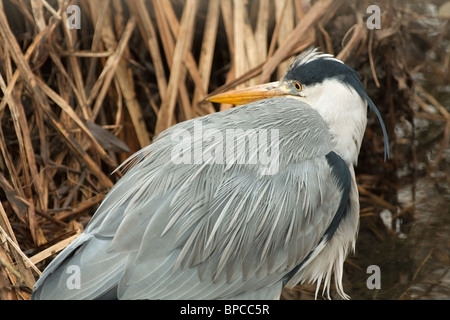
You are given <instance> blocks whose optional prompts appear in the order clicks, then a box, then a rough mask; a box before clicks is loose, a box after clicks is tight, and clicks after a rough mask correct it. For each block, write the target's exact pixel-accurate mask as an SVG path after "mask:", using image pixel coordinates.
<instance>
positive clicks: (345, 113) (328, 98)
mask: <svg viewBox="0 0 450 320" xmlns="http://www.w3.org/2000/svg"><path fill="white" fill-rule="evenodd" d="M302 93H303V96H304V99H305V100H306V102H307V103H309V104H310V105H311V106H312V107H313V108H314V109H316V110H317V111H318V112H319V113H320V114H321V115H322V117H323V118H324V120H325V122H326V123H327V124H328V127H329V128H330V132H331V134H332V136H333V140H334V144H335V148H336V150H335V151H336V152H337V153H338V154H339V155H340V156H341V157H342V158H343V159H344V160H345V162H346V163H347V164H349V165H350V164H353V165H356V164H357V163H358V154H359V149H360V147H361V143H362V139H363V136H364V131H365V129H366V124H367V101H365V100H364V99H362V98H361V97H360V96H359V94H358V93H357V92H356V91H355V90H354V89H353V88H351V87H347V86H345V85H344V84H342V83H340V82H339V81H337V80H325V81H324V82H322V83H320V84H317V85H314V86H306V87H304V88H303V91H302Z"/></svg>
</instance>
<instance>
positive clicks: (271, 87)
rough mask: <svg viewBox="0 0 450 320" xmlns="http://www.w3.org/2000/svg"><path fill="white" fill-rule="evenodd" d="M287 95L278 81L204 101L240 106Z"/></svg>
mask: <svg viewBox="0 0 450 320" xmlns="http://www.w3.org/2000/svg"><path fill="white" fill-rule="evenodd" d="M286 94H288V92H287V90H286V88H285V86H283V85H281V86H280V84H279V81H275V82H270V83H265V84H260V85H257V86H253V87H249V88H245V89H237V90H231V91H227V92H223V93H219V94H216V95H213V96H211V97H208V98H206V100H208V101H211V102H217V103H229V104H237V105H242V104H246V103H250V102H254V101H258V100H262V99H267V98H272V97H278V96H282V95H286Z"/></svg>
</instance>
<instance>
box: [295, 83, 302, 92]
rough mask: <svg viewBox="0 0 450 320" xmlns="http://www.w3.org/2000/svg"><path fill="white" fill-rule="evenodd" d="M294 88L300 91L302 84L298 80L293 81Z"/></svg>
mask: <svg viewBox="0 0 450 320" xmlns="http://www.w3.org/2000/svg"><path fill="white" fill-rule="evenodd" d="M294 88H295V90H297V91H298V92H300V91H302V85H301V84H300V82H298V81H295V82H294Z"/></svg>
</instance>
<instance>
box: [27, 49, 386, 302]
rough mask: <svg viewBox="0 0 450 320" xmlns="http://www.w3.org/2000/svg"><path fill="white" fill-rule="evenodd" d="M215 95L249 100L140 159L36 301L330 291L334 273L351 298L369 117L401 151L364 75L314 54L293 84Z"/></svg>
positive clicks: (41, 283) (170, 132) (45, 280)
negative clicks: (348, 266)
mask: <svg viewBox="0 0 450 320" xmlns="http://www.w3.org/2000/svg"><path fill="white" fill-rule="evenodd" d="M210 100H211V101H216V102H229V103H236V104H243V103H248V102H249V103H248V104H246V105H243V106H239V107H236V108H232V109H229V110H225V111H221V112H217V113H214V114H209V115H206V116H203V117H199V118H197V119H192V120H188V121H184V122H181V123H178V124H176V125H174V126H172V127H171V128H169V129H167V130H165V131H164V132H162V133H161V134H160V135H159V136H158V137H156V139H155V140H154V141H153V142H152V143H151V144H150V145H149V146H147V147H145V148H143V149H141V150H140V151H138V152H137V153H135V154H134V155H133V156H131V157H130V158H129V160H127V161H126V162H125V163H124V164H123V165H124V166H127V171H126V173H125V174H124V175H123V177H122V178H121V179H120V180H119V181H118V182H117V183H116V185H115V186H114V187H113V188H112V189H111V190H110V192H109V193H108V194H107V196H106V197H105V199H104V201H103V202H102V203H101V205H100V206H99V208H98V210H97V211H96V213H95V214H94V216H93V217H92V219H91V221H90V222H89V224H88V225H87V227H86V229H85V230H84V232H83V233H82V234H81V235H80V236H79V237H78V238H77V239H76V240H74V241H73V242H72V243H71V244H70V245H69V246H68V247H66V248H65V249H64V250H63V251H62V252H61V253H60V254H59V255H58V256H57V257H56V258H55V259H54V260H53V261H52V262H51V263H50V264H49V265H48V266H47V268H46V269H45V271H44V272H43V273H42V275H41V277H40V278H39V280H38V281H37V282H36V284H35V287H34V291H33V294H32V298H33V299H278V298H279V297H280V294H281V291H282V288H283V287H284V286H288V287H292V286H294V285H296V284H298V283H306V282H311V283H316V284H317V290H319V287H320V286H321V285H323V294H327V295H328V296H329V290H330V285H331V281H332V277H334V282H335V285H336V291H337V293H338V294H339V295H340V296H341V297H343V298H348V296H347V295H346V294H345V292H344V289H343V285H342V277H343V263H344V260H345V258H346V256H347V255H348V253H349V252H350V251H351V250H352V249H353V250H354V246H355V241H356V237H357V233H358V228H359V200H358V190H357V185H356V179H355V171H354V166H356V165H357V160H358V154H359V150H360V147H361V142H362V139H363V135H364V131H365V128H366V124H367V110H368V109H370V110H372V111H374V112H375V114H376V115H377V116H378V119H379V122H380V124H381V127H382V131H383V135H384V144H385V157H386V156H388V157H389V145H388V139H387V134H386V129H385V126H384V123H383V120H382V118H381V116H380V114H379V112H378V110H377V108H376V106H375V105H374V104H373V102H372V101H371V100H370V98H369V97H368V95H367V93H366V91H365V89H364V87H363V85H362V83H361V82H360V80H359V77H358V74H357V73H356V72H355V71H354V70H353V69H351V68H350V67H348V66H347V65H345V64H344V63H343V62H341V61H340V60H338V59H336V58H335V57H333V56H332V55H329V54H324V53H321V52H319V51H318V50H317V49H308V50H306V51H305V52H303V53H302V54H300V55H299V56H298V57H296V59H295V60H294V61H293V63H292V64H291V65H290V67H289V68H288V70H287V71H286V73H285V74H284V76H283V77H282V79H281V80H280V81H278V82H272V83H269V84H264V85H259V86H256V87H253V88H247V89H240V90H235V91H232V92H226V93H223V94H219V95H216V96H213V97H211V98H210ZM230 132H231V133H233V134H234V135H233V136H232V138H230V139H229V136H227V134H229V133H230ZM270 133H273V134H272V135H270ZM269 136H270V137H269ZM230 140H233V141H231V142H232V143H231V142H230ZM225 142H227V143H228V142H230V143H231V146H230V145H229V144H226V143H225ZM269 147H272V148H271V149H270V151H271V152H270V153H271V155H272V156H274V157H273V158H272V160H273V159H276V166H275V165H274V166H272V167H271V168H269V164H268V163H269V162H268V161H265V162H264V161H263V160H265V159H264V157H263V156H262V155H263V153H264V152H265V153H264V154H265V155H266V158H267V156H268V153H269V152H268V150H267V149H269ZM174 150H175V151H174ZM275 156H276V157H275ZM274 163H275V162H274ZM262 168H263V169H264V170H262ZM269 169H273V170H269ZM316 295H317V291H316Z"/></svg>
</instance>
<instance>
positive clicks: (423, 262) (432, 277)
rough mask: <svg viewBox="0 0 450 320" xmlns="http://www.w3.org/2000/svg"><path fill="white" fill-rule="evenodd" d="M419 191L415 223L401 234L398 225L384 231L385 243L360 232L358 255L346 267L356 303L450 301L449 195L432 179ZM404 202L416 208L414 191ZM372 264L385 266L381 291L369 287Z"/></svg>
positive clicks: (420, 184) (405, 195) (403, 192)
mask: <svg viewBox="0 0 450 320" xmlns="http://www.w3.org/2000/svg"><path fill="white" fill-rule="evenodd" d="M416 187H417V189H416V206H415V211H414V219H413V221H411V222H410V223H407V224H401V225H400V226H399V227H400V228H399V230H395V223H394V228H393V229H394V230H390V231H389V230H387V229H386V230H385V231H386V232H384V233H383V232H382V236H383V237H384V239H380V236H378V237H377V236H374V235H373V233H370V232H361V234H360V237H359V239H358V243H357V249H356V251H357V252H356V255H354V256H350V257H349V259H348V261H347V263H346V266H345V270H346V277H345V278H346V279H345V282H346V284H345V285H346V288H347V289H346V291H347V293H348V294H350V295H351V297H352V299H389V300H397V299H450V236H449V235H450V193H449V192H448V190H445V189H444V190H438V189H437V188H436V187H435V186H434V183H433V182H432V181H431V180H430V179H421V180H419V181H418V182H417V186H416ZM399 201H400V204H401V205H402V206H405V207H406V206H408V205H410V204H412V203H413V197H412V195H411V188H410V187H406V188H404V189H402V190H400V192H399ZM363 219H364V218H363ZM397 221H400V220H397ZM362 223H363V221H362ZM383 227H384V226H383ZM383 227H382V228H381V230H382V231H384V230H383ZM370 265H376V266H379V267H380V280H381V281H380V285H381V288H380V289H372V290H371V289H369V288H368V287H367V279H368V278H369V277H370V276H371V275H372V274H373V273H367V268H368V266H370ZM370 283H372V282H370Z"/></svg>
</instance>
